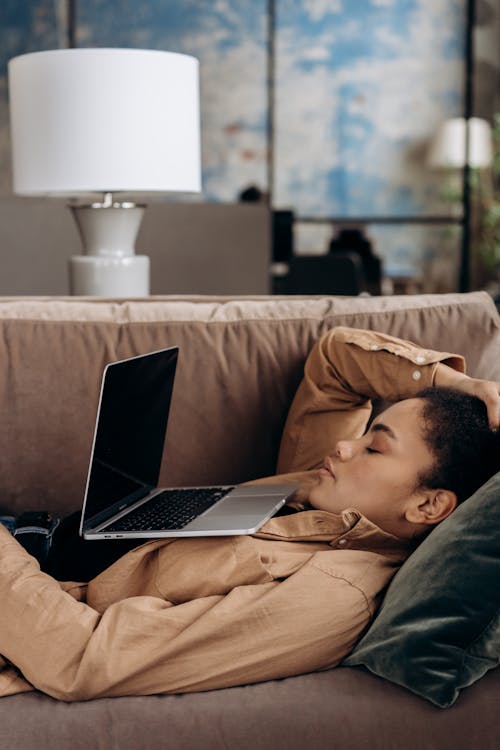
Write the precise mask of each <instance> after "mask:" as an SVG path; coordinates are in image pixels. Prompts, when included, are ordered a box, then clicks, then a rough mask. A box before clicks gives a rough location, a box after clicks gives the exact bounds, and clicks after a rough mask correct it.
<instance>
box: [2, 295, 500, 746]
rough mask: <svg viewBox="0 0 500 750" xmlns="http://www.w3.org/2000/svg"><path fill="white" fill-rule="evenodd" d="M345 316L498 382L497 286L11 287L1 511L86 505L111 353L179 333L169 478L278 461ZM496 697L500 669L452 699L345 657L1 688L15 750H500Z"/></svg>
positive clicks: (172, 339) (194, 477)
mask: <svg viewBox="0 0 500 750" xmlns="http://www.w3.org/2000/svg"><path fill="white" fill-rule="evenodd" d="M335 325H349V326H354V327H365V328H372V329H375V330H381V331H386V332H389V333H392V334H394V335H397V336H401V337H404V338H410V339H413V340H415V341H418V342H419V343H421V344H422V345H424V346H426V347H434V348H440V349H446V350H448V351H456V352H460V353H462V354H465V355H466V357H467V361H468V365H469V371H470V372H471V373H472V374H474V375H477V376H480V377H488V378H495V379H498V380H500V357H499V354H500V333H499V330H500V329H499V322H498V315H497V313H496V310H495V307H494V305H493V303H492V301H491V300H490V298H489V297H488V296H487V295H486V294H483V293H474V294H469V295H440V296H424V295H422V296H415V297H387V298H383V297H381V298H333V297H330V298H271V297H260V298H254V299H250V298H234V299H230V298H207V297H192V298H182V297H178V298H174V297H152V298H150V299H147V300H135V301H125V302H124V301H111V300H110V301H108V300H95V299H93V300H91V299H87V300H83V299H74V298H73V299H70V298H67V299H64V298H40V299H34V298H18V299H14V298H12V299H9V298H0V353H1V361H2V377H1V378H0V395H1V404H2V420H1V422H0V512H3V513H6V512H14V513H17V512H20V511H22V510H28V509H30V510H31V509H42V508H44V509H49V510H51V511H52V512H54V513H56V514H67V513H70V512H71V511H74V510H76V509H78V508H79V507H80V506H81V502H82V496H83V491H84V485H85V475H86V469H87V463H88V456H89V450H90V446H91V441H92V428H93V422H94V418H95V411H96V406H97V399H98V391H99V384H100V377H101V373H102V369H103V366H104V364H105V363H106V362H108V361H111V360H115V359H120V358H123V357H127V356H131V355H134V354H138V353H141V352H146V351H150V350H154V349H158V348H162V347H166V346H170V345H174V344H176V345H179V346H180V359H179V368H178V380H177V384H176V393H175V402H174V404H173V407H172V411H171V422H170V427H169V433H168V437H167V442H166V448H165V455H164V461H163V469H162V476H161V481H162V482H164V483H171V484H181V485H182V484H195V483H207V484H208V483H218V482H224V483H232V482H240V481H244V480H248V479H252V478H255V477H258V476H265V475H269V474H272V473H273V472H274V468H275V461H276V456H277V450H278V444H279V438H280V434H281V430H282V427H283V423H284V420H285V417H286V413H287V409H288V406H289V404H290V401H291V399H292V397H293V394H294V391H295V389H296V387H297V385H298V383H299V381H300V378H301V372H302V366H303V363H304V359H305V357H306V355H307V353H308V351H309V349H310V348H311V346H312V344H313V342H314V341H315V339H316V338H317V337H318V336H319V335H320V334H321V333H323V332H324V331H325V330H327V329H329V328H331V327H333V326H335ZM0 575H1V571H0ZM1 606H2V605H1V603H0V607H1ZM0 616H1V610H0ZM0 652H1V644H0ZM499 704H500V670H498V669H497V670H494V671H492V672H490V673H488V674H487V675H486V676H485V677H484V678H483V679H482V680H480V681H479V682H478V683H477V684H476V685H474V686H472V687H470V688H468V689H467V690H466V691H464V693H463V694H462V695H461V696H460V698H459V699H458V701H457V703H456V704H455V705H454V706H453V707H452V708H450V709H448V710H445V711H442V710H440V709H437V708H435V707H434V706H432V705H431V704H430V703H427V702H426V701H424V700H422V699H420V698H417V697H415V696H414V695H413V694H411V693H409V692H407V691H406V690H404V689H403V688H400V687H397V686H395V685H393V684H391V683H389V682H387V681H385V680H382V679H380V678H377V677H375V676H373V675H371V674H369V673H367V672H364V671H361V670H356V669H348V668H338V669H335V670H330V671H327V672H322V673H318V674H309V675H304V676H299V677H295V678H289V679H286V680H279V681H273V682H268V683H262V684H258V685H251V686H245V687H237V688H232V689H225V690H220V691H212V692H207V693H198V694H192V695H182V696H168V695H165V696H151V697H136V698H130V697H127V698H113V699H100V700H95V701H89V702H83V703H75V704H66V703H64V702H58V701H55V700H53V699H52V698H48V697H47V696H44V695H41V694H39V693H26V694H22V695H14V696H11V697H7V698H2V699H0V747H1V748H2V750H3V748H5V750H7V749H9V750H16V749H19V750H32V749H33V750H35V748H36V750H41V749H42V748H47V749H48V748H66V747H67V748H71V749H72V750H79V749H80V748H82V749H83V748H85V749H86V750H87V748H97V747H99V748H103V749H106V750H107V749H108V748H120V750H122V749H124V748H134V749H135V748H141V750H142V749H143V748H144V749H146V748H147V749H149V748H151V749H153V748H154V749H156V748H169V749H170V748H171V749H172V750H178V749H179V750H180V749H182V750H197V749H198V748H200V749H201V748H204V750H210V749H212V748H213V749H214V750H215V749H216V748H217V749H218V748H223V747H224V748H231V749H232V748H234V749H235V750H236V749H238V750H246V749H247V748H248V749H250V748H252V750H253V749H254V748H306V747H308V748H320V747H333V748H335V750H358V748H370V749H372V748H380V749H381V750H390V749H391V748H394V750H400V749H401V748H405V750H406V749H408V750H412V749H414V750H417V749H418V750H433V749H435V750H445V749H448V748H450V749H451V748H453V749H454V750H462V749H463V750H466V749H467V750H472V749H473V748H479V747H481V748H482V749H483V750H488V749H491V750H493V748H494V747H495V748H496V747H497V746H498V744H497V743H498V737H499V736H500V722H499V716H498V705H499Z"/></svg>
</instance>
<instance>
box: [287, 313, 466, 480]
mask: <svg viewBox="0 0 500 750" xmlns="http://www.w3.org/2000/svg"><path fill="white" fill-rule="evenodd" d="M440 362H441V363H445V364H446V365H447V366H448V367H449V368H453V370H457V371H459V372H464V371H465V361H464V359H463V357H461V356H459V355H455V354H450V353H448V352H437V351H433V350H431V349H425V348H422V347H420V346H418V345H417V344H414V343H412V342H410V341H404V340H403V339H398V338H395V337H394V336H388V335H386V334H383V333H378V332H375V331H364V330H360V329H356V328H346V327H337V328H333V329H332V330H331V331H329V332H328V333H326V334H325V335H324V336H322V337H321V338H320V339H319V340H318V342H317V343H316V344H315V346H314V347H313V349H312V350H311V353H310V354H309V356H308V358H307V360H306V363H305V368H304V377H303V380H302V382H301V384H300V386H299V388H298V390H297V393H296V395H295V398H294V400H293V402H292V406H291V408H290V411H289V414H288V418H287V421H286V424H285V429H284V432H283V437H282V440H281V445H280V452H279V457H278V466H277V473H278V474H282V473H287V472H296V471H306V470H311V469H316V468H318V467H319V466H320V465H321V463H322V461H323V459H324V456H325V455H328V454H329V453H331V452H332V451H333V450H334V447H335V444H336V443H337V441H338V440H347V439H353V438H356V437H359V436H360V435H362V434H363V433H364V431H365V429H366V425H367V423H368V420H369V418H370V415H371V411H372V400H373V399H382V400H384V401H390V402H395V401H399V400H401V399H405V398H411V397H412V396H414V395H415V394H416V393H418V392H419V391H420V390H422V389H423V388H425V387H427V386H430V385H433V384H434V377H435V372H436V368H437V367H438V363H440Z"/></svg>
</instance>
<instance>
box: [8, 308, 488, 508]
mask: <svg viewBox="0 0 500 750" xmlns="http://www.w3.org/2000/svg"><path fill="white" fill-rule="evenodd" d="M336 325H348V326H353V327H358V328H371V329H374V330H380V331H383V332H388V333H391V334H394V335H396V336H401V337H403V338H409V339H410V340H414V341H416V342H418V343H419V344H421V345H423V346H425V347H434V348H444V349H446V350H448V351H456V352H458V353H461V354H464V355H465V356H466V357H467V360H468V364H469V371H470V372H471V373H472V374H476V375H478V376H482V377H491V378H493V377H494V378H496V379H499V380H500V358H499V357H498V354H499V352H500V345H499V339H500V333H499V324H498V316H497V313H496V309H495V307H494V305H493V303H492V301H491V299H490V298H489V297H488V296H487V295H486V294H484V293H473V294H467V295H459V294H454V295H420V296H415V297H378V298H377V297H368V298H362V297H356V298H272V297H263V298H257V299H244V298H237V299H228V298H220V299H217V298H213V299H212V298H205V297H195V298H170V297H165V298H158V297H152V298H149V299H147V300H142V301H140V300H139V301H131V302H127V301H110V300H79V299H74V298H72V299H71V298H70V299H51V298H47V299H29V298H22V299H5V298H4V299H3V301H1V302H0V356H1V361H2V373H3V374H2V377H1V379H0V403H1V405H2V420H1V423H0V509H1V510H3V511H18V510H21V509H22V510H25V509H28V508H29V509H36V508H47V509H49V510H52V511H53V512H58V513H62V512H70V511H71V510H75V509H78V508H79V507H80V506H81V502H82V497H83V493H84V488H85V478H86V472H87V468H88V458H89V451H90V448H91V444H92V437H93V425H94V420H95V415H96V409H97V403H98V395H99V386H100V380H101V375H102V371H103V368H104V365H105V364H106V363H107V362H110V361H114V360H117V359H123V358H124V357H129V356H133V355H136V354H140V353H144V352H147V351H153V350H155V349H161V348H163V347H167V346H173V345H178V346H179V347H180V357H179V366H178V374H177V380H176V388H175V394H174V403H173V406H172V410H171V418H170V423H169V431H168V435H167V441H166V447H165V454H164V460H163V464H162V466H163V468H162V474H161V481H162V483H168V484H172V485H189V484H198V483H201V484H205V483H218V482H228V483H230V482H239V481H244V480H248V479H252V478H255V477H258V476H266V475H269V474H272V473H273V472H274V470H275V464H276V457H277V451H278V446H279V440H280V436H281V431H282V428H283V424H284V421H285V418H286V414H287V410H288V407H289V405H290V402H291V400H292V398H293V395H294V393H295V390H296V388H297V386H298V384H299V382H300V379H301V376H302V368H303V364H304V360H305V358H306V356H307V354H308V352H309V351H310V349H311V347H312V345H313V343H314V341H315V340H316V339H317V338H318V336H320V335H321V334H322V333H324V332H325V331H326V330H328V329H329V328H332V327H334V326H336Z"/></svg>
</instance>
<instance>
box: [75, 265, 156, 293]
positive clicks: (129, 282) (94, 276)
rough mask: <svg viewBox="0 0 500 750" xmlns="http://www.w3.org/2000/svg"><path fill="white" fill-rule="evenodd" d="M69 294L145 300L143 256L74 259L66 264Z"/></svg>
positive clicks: (146, 282) (146, 270) (146, 278)
mask: <svg viewBox="0 0 500 750" xmlns="http://www.w3.org/2000/svg"><path fill="white" fill-rule="evenodd" d="M69 274H70V289H71V294H74V295H78V296H83V297H147V296H148V295H149V258H148V256H147V255H131V256H130V255H129V256H122V257H103V256H96V255H74V256H73V257H72V258H70V261H69Z"/></svg>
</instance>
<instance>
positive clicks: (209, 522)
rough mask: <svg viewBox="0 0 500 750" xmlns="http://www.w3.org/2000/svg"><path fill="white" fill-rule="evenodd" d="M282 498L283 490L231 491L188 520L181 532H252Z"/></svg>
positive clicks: (283, 499) (281, 501)
mask: <svg viewBox="0 0 500 750" xmlns="http://www.w3.org/2000/svg"><path fill="white" fill-rule="evenodd" d="M285 500H286V494H285V493H284V492H276V494H269V495H264V496H263V497H262V496H260V497H259V496H258V495H253V496H252V495H251V494H249V493H248V494H247V493H244V494H243V493H242V494H241V495H239V494H238V490H234V491H233V492H231V494H230V495H228V496H227V497H226V498H224V499H223V500H221V501H220V502H219V503H217V505H215V506H214V507H213V508H211V509H210V510H209V511H207V512H206V513H205V514H203V515H201V516H199V517H198V518H196V519H195V520H194V521H191V523H188V524H187V525H186V526H184V528H183V529H182V531H185V532H189V531H207V532H208V531H216V530H217V529H219V530H220V531H224V530H226V529H227V532H228V534H229V533H231V532H233V533H234V532H239V533H245V532H246V533H252V532H253V531H256V530H257V529H258V528H260V527H261V526H262V524H263V523H264V522H265V521H267V520H268V519H269V518H271V516H273V515H274V513H275V512H276V511H277V510H278V508H280V507H281V506H282V505H283V503H284V502H285Z"/></svg>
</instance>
